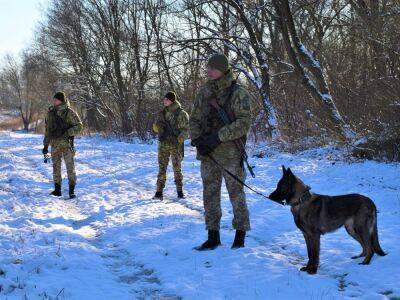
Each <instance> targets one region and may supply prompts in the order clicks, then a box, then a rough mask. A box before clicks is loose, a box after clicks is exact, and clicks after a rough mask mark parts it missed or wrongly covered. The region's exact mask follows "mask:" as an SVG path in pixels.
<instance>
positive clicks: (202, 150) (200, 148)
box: [196, 143, 214, 155]
mask: <svg viewBox="0 0 400 300" xmlns="http://www.w3.org/2000/svg"><path fill="white" fill-rule="evenodd" d="M196 149H197V151H198V152H199V153H200V155H207V154H210V153H211V152H212V151H213V150H214V149H211V148H210V147H209V146H208V145H205V144H202V143H200V144H198V145H197V146H196Z"/></svg>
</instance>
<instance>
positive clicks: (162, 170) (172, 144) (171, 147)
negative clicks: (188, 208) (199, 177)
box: [153, 92, 189, 200]
mask: <svg viewBox="0 0 400 300" xmlns="http://www.w3.org/2000/svg"><path fill="white" fill-rule="evenodd" d="M163 101H164V109H163V110H161V111H160V112H159V114H158V116H157V119H156V122H155V123H154V124H153V130H154V132H156V133H157V134H158V139H159V144H158V165H159V172H158V177H157V191H156V194H155V195H154V198H155V199H160V200H161V199H162V198H163V189H164V187H165V181H166V176H167V167H168V162H169V158H170V157H171V160H172V168H173V170H174V179H175V185H176V191H177V194H178V198H184V197H185V196H184V194H183V183H182V180H183V176H182V169H181V162H182V159H183V155H184V145H183V143H184V141H185V140H186V139H187V138H188V125H189V124H188V123H189V116H188V114H187V112H186V111H184V110H183V108H182V107H181V104H180V103H179V102H178V100H177V99H176V95H175V93H174V92H168V93H167V94H166V95H165V97H164V100H163Z"/></svg>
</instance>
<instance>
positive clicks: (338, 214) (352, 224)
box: [269, 166, 386, 274]
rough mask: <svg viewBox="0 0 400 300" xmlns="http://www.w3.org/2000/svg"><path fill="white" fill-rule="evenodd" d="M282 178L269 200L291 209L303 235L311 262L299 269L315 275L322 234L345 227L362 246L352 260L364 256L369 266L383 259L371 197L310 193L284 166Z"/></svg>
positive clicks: (364, 263)
mask: <svg viewBox="0 0 400 300" xmlns="http://www.w3.org/2000/svg"><path fill="white" fill-rule="evenodd" d="M282 171H283V175H282V178H281V179H280V180H279V182H278V186H277V188H276V190H275V191H274V192H272V193H271V194H270V195H269V198H270V199H271V200H274V201H278V202H281V203H283V204H284V203H285V201H286V204H288V205H290V206H291V211H292V214H293V217H294V222H295V223H296V225H297V227H298V228H299V229H300V230H301V232H302V233H303V235H304V238H305V240H306V244H307V253H308V263H307V265H306V266H304V267H302V268H301V269H300V270H301V271H305V272H307V273H309V274H315V273H316V272H317V269H318V264H319V251H320V237H321V234H325V233H327V232H332V231H334V230H336V229H339V228H340V227H342V226H343V225H344V227H345V228H346V231H347V233H348V234H349V235H350V236H352V237H353V238H354V239H355V240H356V241H357V242H359V243H360V244H361V247H362V252H361V254H359V255H356V256H353V257H352V258H353V259H356V258H359V257H365V258H364V260H363V262H362V263H360V264H362V265H368V264H369V263H370V261H371V258H372V256H373V255H374V253H376V254H378V255H380V256H384V255H386V253H385V252H383V250H382V248H381V246H380V245H379V240H378V229H377V218H376V206H375V204H374V202H372V200H371V199H370V198H368V197H365V196H363V195H359V194H349V195H341V196H325V195H318V194H314V193H311V192H310V187H309V186H307V185H305V184H304V183H303V182H302V181H301V180H300V179H299V178H298V177H297V176H295V175H294V174H293V173H292V171H291V170H290V168H288V169H286V168H285V166H282Z"/></svg>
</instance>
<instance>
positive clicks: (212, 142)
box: [203, 132, 221, 150]
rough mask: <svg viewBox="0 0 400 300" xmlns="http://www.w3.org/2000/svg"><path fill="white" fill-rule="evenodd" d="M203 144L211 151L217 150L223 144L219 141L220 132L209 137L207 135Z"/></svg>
mask: <svg viewBox="0 0 400 300" xmlns="http://www.w3.org/2000/svg"><path fill="white" fill-rule="evenodd" d="M203 144H205V145H207V146H208V147H210V148H211V149H213V150H214V149H215V148H217V147H218V145H219V144H221V140H220V139H219V136H218V132H214V133H211V134H209V135H206V136H205V137H204V138H203Z"/></svg>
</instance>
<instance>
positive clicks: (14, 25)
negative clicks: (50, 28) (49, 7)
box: [0, 0, 48, 59]
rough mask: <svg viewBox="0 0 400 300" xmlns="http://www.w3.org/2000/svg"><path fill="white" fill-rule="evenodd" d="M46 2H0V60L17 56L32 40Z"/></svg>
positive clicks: (29, 0)
mask: <svg viewBox="0 0 400 300" xmlns="http://www.w3.org/2000/svg"><path fill="white" fill-rule="evenodd" d="M46 3H48V0H0V59H1V58H3V57H4V56H5V55H6V54H12V55H15V56H18V54H19V53H21V51H22V50H23V49H24V48H26V47H28V46H29V45H30V43H31V41H32V39H33V35H34V29H35V26H36V24H37V22H38V21H40V20H41V18H42V16H43V14H44V9H43V8H44V7H46Z"/></svg>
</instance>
